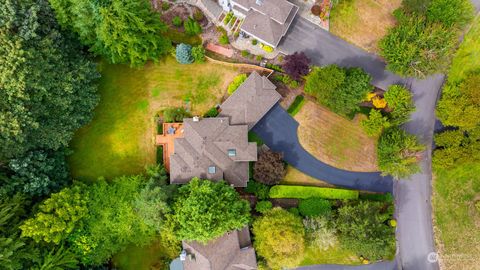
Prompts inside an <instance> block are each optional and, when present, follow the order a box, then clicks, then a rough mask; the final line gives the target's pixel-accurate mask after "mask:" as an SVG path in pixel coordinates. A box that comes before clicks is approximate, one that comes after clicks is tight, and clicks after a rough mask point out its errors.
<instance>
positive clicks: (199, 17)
mask: <svg viewBox="0 0 480 270" xmlns="http://www.w3.org/2000/svg"><path fill="white" fill-rule="evenodd" d="M193 18H194V19H195V20H196V21H198V22H199V21H201V20H203V18H205V15H203V12H202V11H201V10H199V9H197V10H196V11H195V12H194V13H193Z"/></svg>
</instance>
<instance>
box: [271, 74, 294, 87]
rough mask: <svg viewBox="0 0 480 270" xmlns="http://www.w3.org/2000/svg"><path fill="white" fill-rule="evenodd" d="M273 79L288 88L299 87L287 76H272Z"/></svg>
mask: <svg viewBox="0 0 480 270" xmlns="http://www.w3.org/2000/svg"><path fill="white" fill-rule="evenodd" d="M273 79H274V80H276V81H279V82H282V83H284V84H285V85H286V86H288V87H289V88H297V87H298V85H299V83H298V81H295V80H293V79H292V78H290V76H288V75H275V76H273Z"/></svg>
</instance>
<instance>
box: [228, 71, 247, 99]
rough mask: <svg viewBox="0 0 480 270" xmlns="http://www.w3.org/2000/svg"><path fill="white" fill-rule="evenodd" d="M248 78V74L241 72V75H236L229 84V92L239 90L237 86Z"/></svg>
mask: <svg viewBox="0 0 480 270" xmlns="http://www.w3.org/2000/svg"><path fill="white" fill-rule="evenodd" d="M246 79H247V74H240V75H237V77H235V78H234V79H233V82H231V83H230V84H229V85H228V89H227V91H228V94H230V95H231V94H233V93H234V92H235V90H237V88H238V87H239V86H240V85H241V84H242V83H243V82H244V81H245V80H246Z"/></svg>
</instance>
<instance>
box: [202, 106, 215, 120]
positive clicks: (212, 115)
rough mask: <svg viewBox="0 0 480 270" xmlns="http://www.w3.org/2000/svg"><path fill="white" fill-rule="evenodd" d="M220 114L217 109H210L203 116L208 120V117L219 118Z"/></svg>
mask: <svg viewBox="0 0 480 270" xmlns="http://www.w3.org/2000/svg"><path fill="white" fill-rule="evenodd" d="M218 113H219V112H218V110H217V108H216V107H212V108H210V109H209V110H208V111H207V112H206V113H205V114H204V115H203V117H206V118H208V117H217V116H218Z"/></svg>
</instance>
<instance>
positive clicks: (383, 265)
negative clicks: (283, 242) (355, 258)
mask: <svg viewBox="0 0 480 270" xmlns="http://www.w3.org/2000/svg"><path fill="white" fill-rule="evenodd" d="M296 269H297V270H394V269H397V266H396V264H395V262H390V261H387V262H379V263H372V264H368V265H358V266H349V265H338V264H321V265H311V266H305V267H299V268H296Z"/></svg>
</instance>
